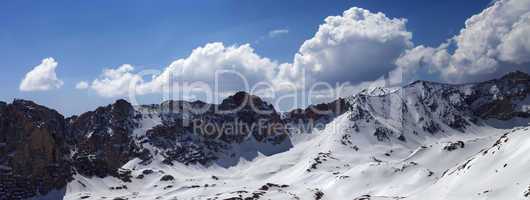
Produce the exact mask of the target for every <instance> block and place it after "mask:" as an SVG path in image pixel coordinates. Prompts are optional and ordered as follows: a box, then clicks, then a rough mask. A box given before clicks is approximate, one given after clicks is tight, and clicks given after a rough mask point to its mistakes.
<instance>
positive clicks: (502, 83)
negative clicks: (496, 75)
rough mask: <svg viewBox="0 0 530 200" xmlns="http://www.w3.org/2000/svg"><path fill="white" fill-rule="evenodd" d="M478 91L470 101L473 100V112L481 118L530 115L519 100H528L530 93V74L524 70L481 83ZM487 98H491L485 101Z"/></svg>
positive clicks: (508, 117) (501, 118)
mask: <svg viewBox="0 0 530 200" xmlns="http://www.w3.org/2000/svg"><path fill="white" fill-rule="evenodd" d="M476 91H477V92H476V93H474V95H473V96H472V97H471V98H470V99H468V101H470V102H471V101H473V103H472V108H473V112H474V113H475V114H476V115H477V116H479V117H481V118H496V119H500V120H508V119H511V118H513V117H523V118H529V117H530V111H525V110H522V109H521V108H520V107H519V106H518V103H519V102H524V101H525V100H526V101H528V98H529V97H528V96H529V94H530V75H528V74H526V73H524V72H520V71H516V72H511V73H508V74H506V75H505V76H503V77H502V78H500V79H496V80H491V81H487V82H484V83H481V84H479V85H477V87H476ZM485 98H486V99H491V100H490V101H484V99H485Z"/></svg>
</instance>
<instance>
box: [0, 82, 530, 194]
mask: <svg viewBox="0 0 530 200" xmlns="http://www.w3.org/2000/svg"><path fill="white" fill-rule="evenodd" d="M529 94H530V76H529V75H528V74H525V73H523V72H512V73H509V74H507V75H505V76H503V77H502V78H500V79H496V80H491V81H486V82H481V83H471V84H462V85H450V84H441V83H434V82H427V81H417V82H414V83H411V84H409V85H407V86H404V87H402V88H398V89H387V88H379V89H374V90H365V91H363V92H360V93H359V94H355V95H353V96H351V97H348V98H345V99H338V100H336V101H333V102H330V103H326V104H319V105H313V106H310V107H308V108H306V109H297V110H293V111H291V112H288V113H285V114H282V115H281V114H279V113H278V112H277V111H275V109H274V108H273V107H272V106H271V105H270V104H268V103H266V102H264V101H262V100H261V99H260V98H259V97H257V96H253V95H250V94H247V93H244V92H239V93H236V94H235V95H233V96H230V97H228V98H227V99H225V100H224V101H223V102H222V103H220V104H219V105H211V104H207V103H204V102H199V101H197V102H185V101H168V102H163V103H161V104H159V105H142V106H132V105H130V104H129V103H128V102H126V101H123V100H120V101H117V102H116V103H114V104H112V105H109V106H106V107H101V108H98V109H97V110H95V111H92V112H88V113H84V114H82V115H80V116H74V117H71V118H67V119H64V117H62V116H60V114H54V113H56V112H55V111H53V110H49V109H46V108H44V107H41V106H38V105H36V104H34V103H32V102H27V101H21V100H17V101H15V102H13V103H12V104H1V106H0V122H1V123H0V133H1V134H2V135H1V137H0V144H1V145H0V155H1V159H0V166H2V168H1V174H0V175H1V176H0V179H1V180H2V182H1V184H0V199H25V198H28V197H32V196H33V198H35V199H168V200H169V199H356V200H370V199H375V200H378V199H440V200H441V199H444V200H446V199H529V198H530V174H529V172H528V170H527V169H528V167H527V166H529V164H530V159H529V158H527V156H525V155H528V154H529V153H530V128H529V127H530V125H529V122H530V97H529ZM251 105H253V106H251ZM201 108H204V109H201ZM236 108H237V109H236ZM16 113H20V114H16ZM50 113H51V114H50ZM50 115H53V116H54V117H53V118H52V117H49V116H50ZM258 123H262V124H265V126H253V125H256V124H258ZM226 124H229V125H233V127H246V128H243V129H229V128H226V127H225V128H222V127H223V126H221V125H226ZM57 127H58V128H57ZM220 127H221V128H220ZM255 127H260V128H255ZM263 127H267V128H266V129H265V130H262V129H263ZM39 142H40V143H43V145H33V146H29V147H28V146H27V145H26V146H25V145H23V144H40V143H39ZM46 152H54V153H53V156H47V157H46V156H27V155H47V154H46ZM23 155H26V156H23ZM27 164H29V165H33V166H34V167H32V168H33V169H32V170H19V168H20V166H21V165H27ZM50 166H55V168H53V167H52V168H50ZM57 169H62V170H60V171H61V172H68V173H61V174H64V175H57V176H52V177H54V178H53V179H50V178H49V177H42V175H43V174H46V172H50V174H51V172H55V171H57ZM47 170H51V171H47ZM54 170H55V171H54ZM54 174H55V173H54ZM50 180H55V181H50ZM43 183H44V184H43ZM51 183H53V184H51ZM24 184H25V185H27V186H30V187H21V185H24ZM50 184H51V185H50ZM44 185H45V186H47V187H44ZM47 192H48V193H47ZM46 193H47V194H46Z"/></svg>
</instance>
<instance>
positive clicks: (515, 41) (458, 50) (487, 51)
mask: <svg viewBox="0 0 530 200" xmlns="http://www.w3.org/2000/svg"><path fill="white" fill-rule="evenodd" d="M451 46H454V51H452V52H451V48H450V47H451ZM529 55H530V0H498V1H495V2H494V3H493V4H492V5H491V6H490V7H488V8H486V9H485V10H484V11H482V12H481V13H479V14H476V15H474V16H472V17H471V18H469V19H468V20H467V21H466V23H465V27H464V28H463V29H462V30H461V31H460V33H459V34H458V35H456V36H455V37H454V38H451V39H450V40H449V41H448V43H446V44H442V45H440V46H439V47H437V48H432V47H424V46H418V47H416V48H415V49H413V50H410V51H408V52H407V53H406V54H404V55H403V56H402V57H401V58H400V59H398V61H397V62H396V64H397V65H398V66H400V67H401V68H403V69H404V72H406V73H408V74H414V73H417V71H418V70H422V71H428V72H430V73H438V74H439V75H440V78H441V79H442V80H446V81H458V82H466V81H473V80H474V79H477V78H484V77H489V76H491V77H494V76H499V75H500V74H503V73H506V72H507V71H512V70H514V69H528V66H527V65H528V64H529V63H530V56H529ZM525 64H526V66H525Z"/></svg>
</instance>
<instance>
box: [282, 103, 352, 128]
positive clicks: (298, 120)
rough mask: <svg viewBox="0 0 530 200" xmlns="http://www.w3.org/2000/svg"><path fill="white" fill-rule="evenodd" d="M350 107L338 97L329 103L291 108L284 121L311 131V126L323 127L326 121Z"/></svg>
mask: <svg viewBox="0 0 530 200" xmlns="http://www.w3.org/2000/svg"><path fill="white" fill-rule="evenodd" d="M350 108H351V105H350V103H349V102H348V101H347V100H346V99H343V98H339V99H337V100H335V101H332V102H329V103H321V104H317V105H311V106H309V107H307V108H305V109H301V108H300V109H295V110H292V111H290V112H288V113H287V114H286V116H285V121H286V123H289V124H292V125H298V126H303V127H300V128H302V129H303V130H304V131H311V129H313V128H320V129H321V128H324V126H325V125H326V124H327V123H329V122H331V121H332V120H333V119H335V117H337V116H339V115H342V114H343V113H345V112H346V111H348V110H349V109H350Z"/></svg>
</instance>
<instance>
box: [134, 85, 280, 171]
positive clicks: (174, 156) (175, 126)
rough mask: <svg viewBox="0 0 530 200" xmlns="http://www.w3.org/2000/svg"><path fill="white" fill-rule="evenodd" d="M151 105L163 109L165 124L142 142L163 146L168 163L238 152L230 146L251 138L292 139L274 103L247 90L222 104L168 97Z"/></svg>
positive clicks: (262, 140) (201, 161) (267, 141)
mask: <svg viewBox="0 0 530 200" xmlns="http://www.w3.org/2000/svg"><path fill="white" fill-rule="evenodd" d="M149 109H154V110H160V113H161V114H160V116H161V119H162V124H161V125H158V126H156V127H154V128H152V129H150V130H148V131H147V134H146V138H145V139H144V140H142V143H144V142H145V143H150V144H151V145H153V146H156V147H158V148H161V149H162V150H163V152H162V155H163V156H164V157H165V158H166V159H165V160H164V162H165V163H166V164H172V163H173V162H175V161H176V162H180V163H184V164H186V165H188V164H197V163H199V164H203V165H205V164H209V163H211V162H212V161H214V160H217V159H218V158H219V156H224V157H230V156H237V155H233V154H231V153H230V148H231V146H232V145H237V144H240V143H243V142H248V141H255V142H256V143H261V144H273V145H276V144H280V143H284V142H286V141H287V143H289V142H288V141H289V138H288V136H287V134H286V133H287V132H286V130H285V129H284V122H283V120H282V119H281V117H280V115H279V114H278V113H277V112H276V110H275V109H274V108H273V106H272V105H270V104H268V103H266V102H264V101H263V100H261V99H260V98H259V97H257V96H254V95H250V94H248V93H246V92H238V93H236V94H234V95H233V96H229V97H228V98H226V99H224V100H223V101H222V103H221V104H219V105H214V104H206V103H203V102H198V101H196V102H183V101H168V102H164V103H162V104H161V105H153V106H151V108H149ZM220 154H221V155H220ZM223 154H230V155H223Z"/></svg>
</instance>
